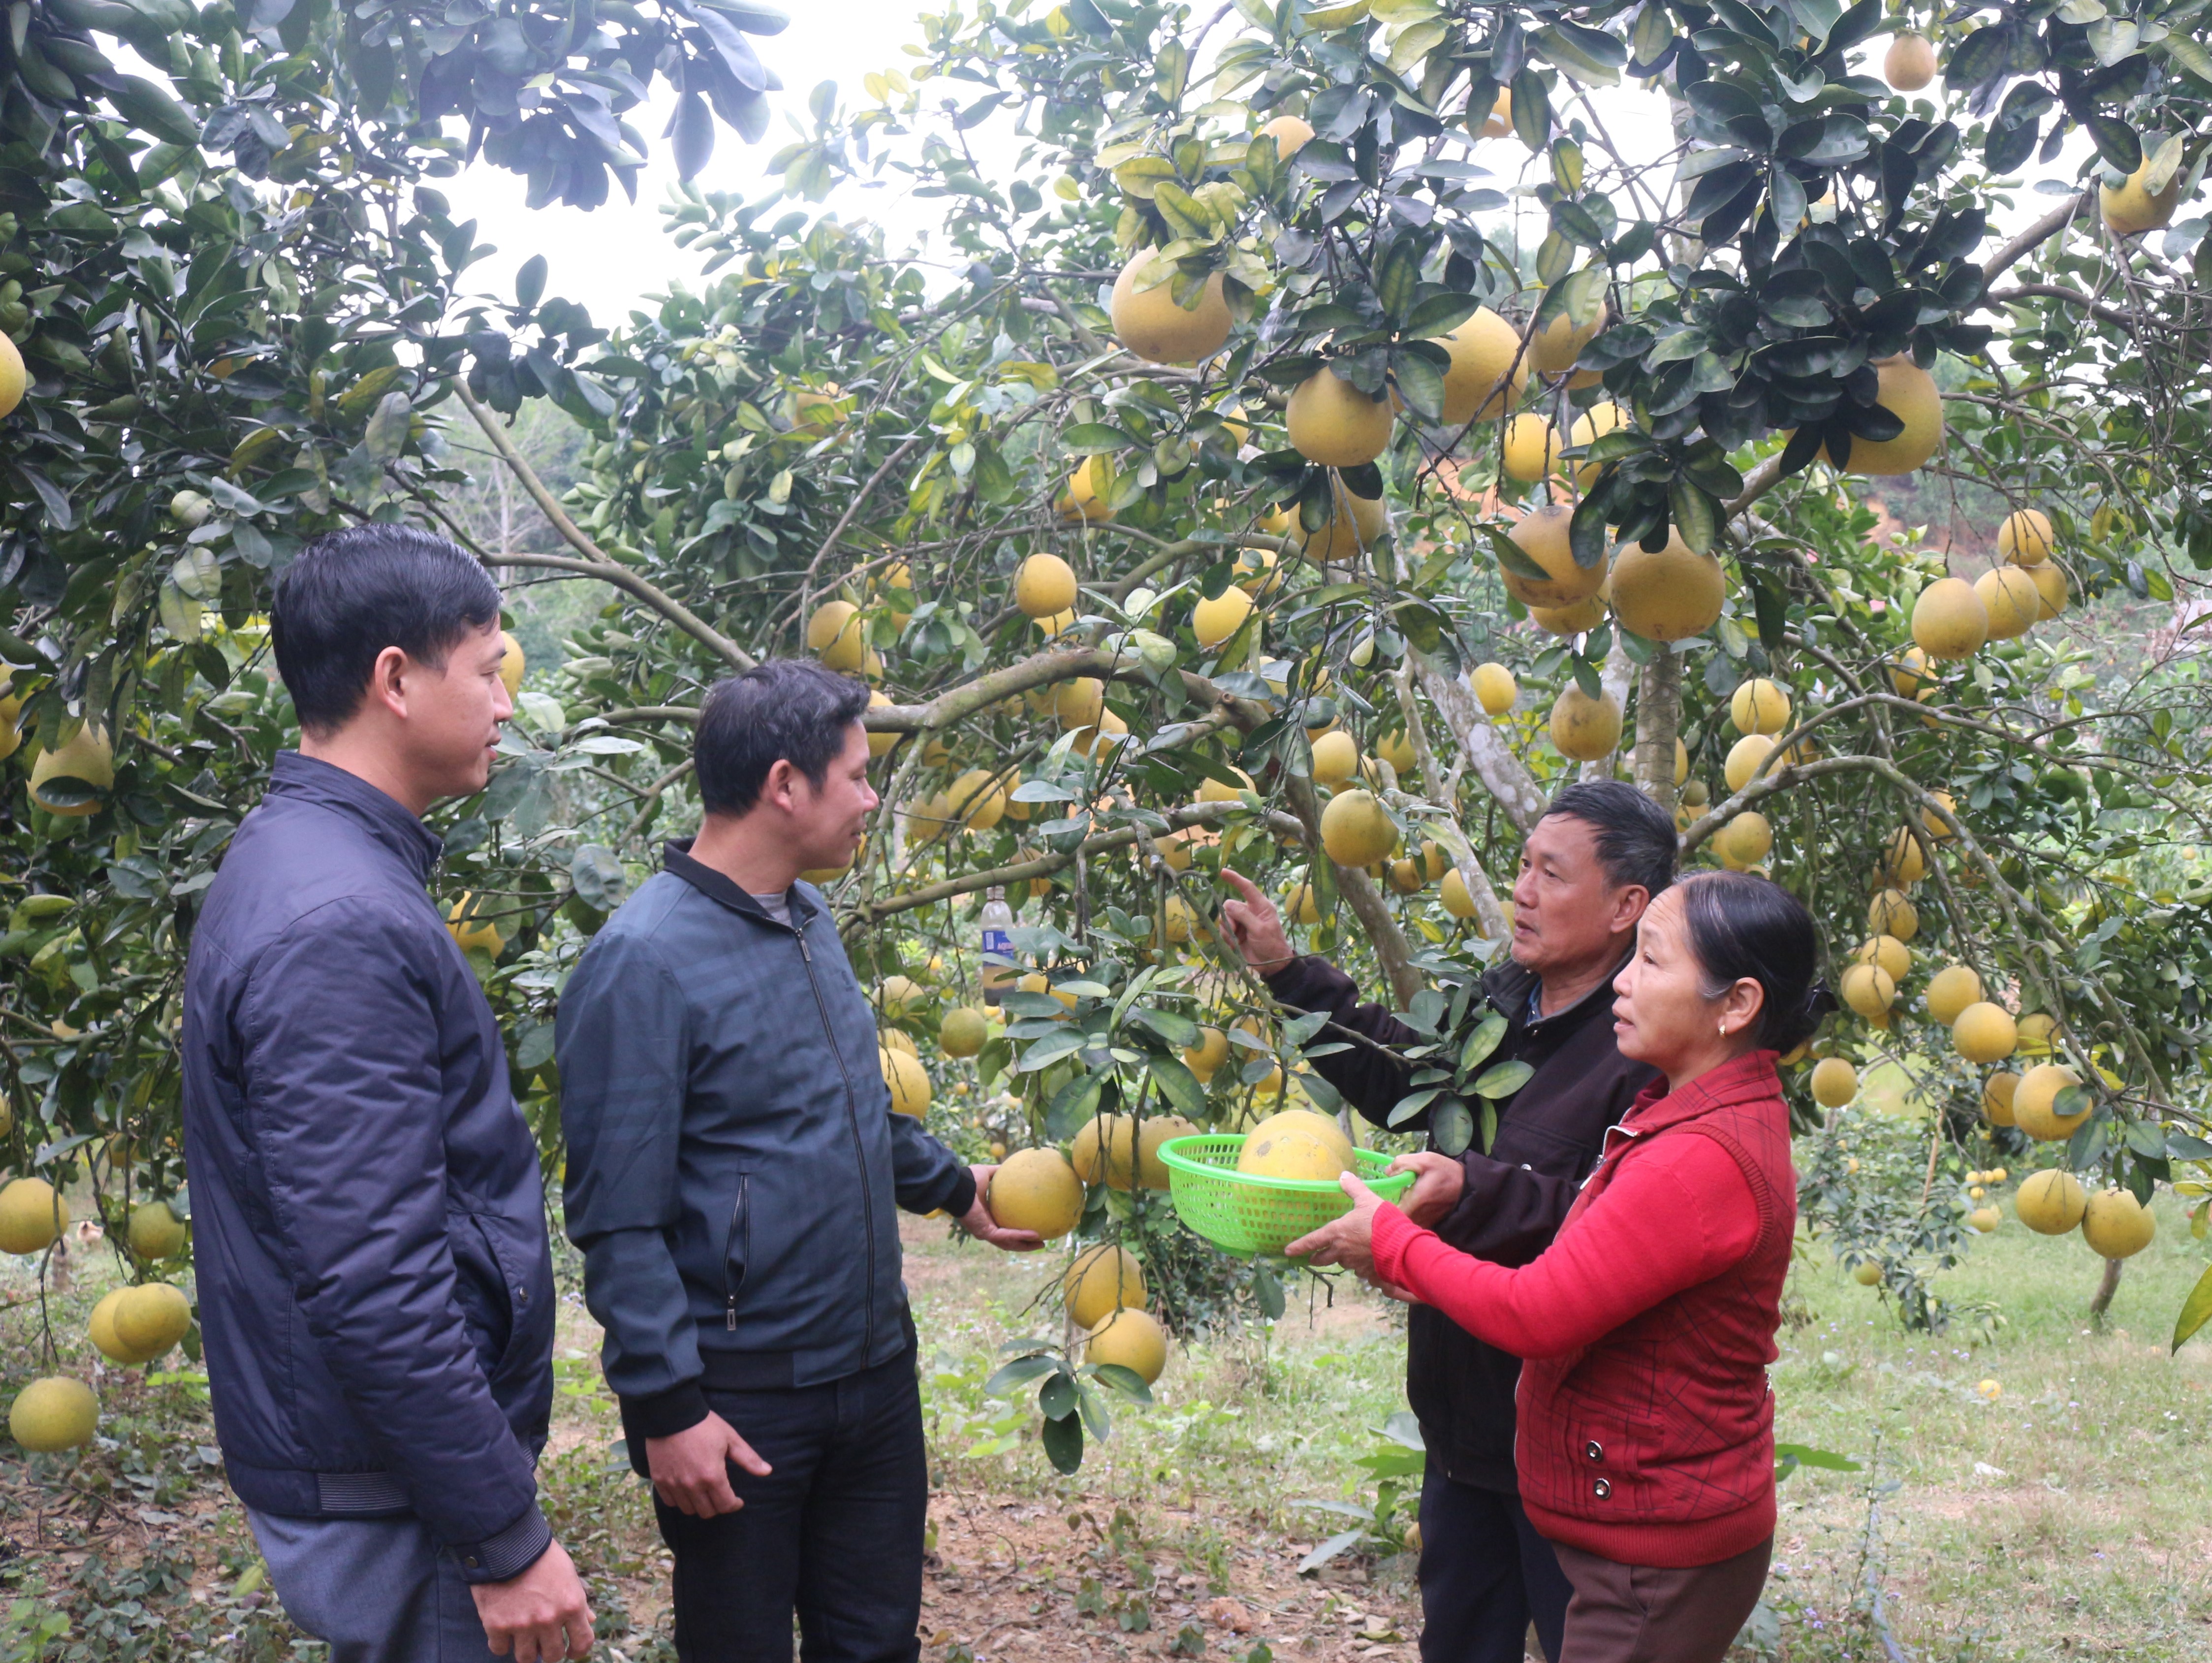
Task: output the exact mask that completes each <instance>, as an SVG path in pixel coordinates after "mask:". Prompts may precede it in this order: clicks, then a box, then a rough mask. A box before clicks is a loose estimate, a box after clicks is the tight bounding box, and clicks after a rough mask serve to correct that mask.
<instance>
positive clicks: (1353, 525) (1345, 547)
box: [1293, 479, 1390, 560]
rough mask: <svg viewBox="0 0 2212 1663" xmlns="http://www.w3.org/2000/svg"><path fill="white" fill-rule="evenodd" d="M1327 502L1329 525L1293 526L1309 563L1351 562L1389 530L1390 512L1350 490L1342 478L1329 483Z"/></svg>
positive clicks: (1378, 502)
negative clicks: (1328, 501)
mask: <svg viewBox="0 0 2212 1663" xmlns="http://www.w3.org/2000/svg"><path fill="white" fill-rule="evenodd" d="M1329 500H1330V503H1331V504H1332V506H1331V508H1330V509H1329V517H1328V524H1327V525H1325V526H1323V527H1322V528H1321V529H1320V530H1319V531H1311V532H1310V531H1307V530H1305V529H1304V527H1303V525H1298V526H1295V527H1293V529H1294V531H1295V532H1296V534H1297V537H1298V539H1299V546H1300V547H1301V548H1302V549H1304V551H1305V557H1306V558H1307V559H1309V560H1350V559H1352V558H1354V557H1357V556H1358V554H1359V553H1360V551H1362V550H1364V549H1371V548H1373V547H1374V546H1375V545H1376V543H1378V542H1380V541H1381V540H1382V538H1383V533H1384V532H1385V531H1387V530H1389V526H1390V511H1389V509H1387V508H1385V507H1384V506H1383V503H1381V502H1380V501H1379V500H1378V499H1376V498H1375V497H1371V496H1360V495H1359V494H1358V492H1356V491H1353V490H1349V489H1348V488H1346V485H1345V484H1344V482H1343V481H1342V480H1341V479H1339V480H1335V481H1333V482H1332V483H1331V485H1330V488H1329Z"/></svg>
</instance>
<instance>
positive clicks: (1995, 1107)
mask: <svg viewBox="0 0 2212 1663" xmlns="http://www.w3.org/2000/svg"><path fill="white" fill-rule="evenodd" d="M2019 1090H2020V1076H2019V1075H2016V1074H2014V1073H2012V1072H2011V1071H2010V1070H2008V1069H1999V1070H1998V1071H1997V1072H1996V1073H1995V1074H1993V1075H1990V1077H1989V1078H1988V1079H1987V1080H1984V1081H1983V1082H1982V1112H1983V1113H1984V1114H1985V1115H1987V1116H1988V1117H1989V1122H1990V1124H1991V1125H1992V1126H2009V1125H2011V1124H2012V1100H2013V1097H2014V1095H2015V1093H2017V1092H2018V1091H2019Z"/></svg>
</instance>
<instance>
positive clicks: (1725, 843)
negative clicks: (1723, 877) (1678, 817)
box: [1713, 809, 1774, 872]
mask: <svg viewBox="0 0 2212 1663" xmlns="http://www.w3.org/2000/svg"><path fill="white" fill-rule="evenodd" d="M1773 847H1774V827H1773V826H1772V825H1771V824H1770V823H1769V822H1768V820H1767V818H1766V816H1765V815H1764V814H1762V813H1759V812H1758V811H1757V810H1755V809H1753V810H1747V811H1746V812H1744V813H1741V814H1737V815H1735V816H1733V817H1732V818H1731V819H1729V822H1728V824H1727V825H1723V826H1722V827H1721V829H1720V830H1719V831H1716V832H1715V833H1713V852H1714V853H1716V854H1717V855H1718V856H1720V857H1721V864H1722V865H1723V866H1724V867H1726V868H1729V870H1730V871H1731V872H1748V871H1750V870H1751V869H1752V868H1753V867H1755V866H1757V865H1758V864H1759V862H1761V861H1763V860H1765V858H1766V856H1767V854H1768V852H1769V851H1770V850H1772V849H1773Z"/></svg>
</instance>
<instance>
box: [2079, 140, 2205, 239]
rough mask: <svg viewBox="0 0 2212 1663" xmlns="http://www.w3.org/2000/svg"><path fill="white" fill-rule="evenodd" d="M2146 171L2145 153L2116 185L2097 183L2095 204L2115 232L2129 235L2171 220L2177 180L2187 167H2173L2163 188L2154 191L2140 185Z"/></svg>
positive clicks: (2177, 198)
mask: <svg viewBox="0 0 2212 1663" xmlns="http://www.w3.org/2000/svg"><path fill="white" fill-rule="evenodd" d="M2149 171H2150V158H2149V157H2148V156H2145V157H2144V158H2143V159H2142V161H2141V162H2140V163H2138V164H2137V165H2136V170H2135V172H2133V173H2132V174H2129V175H2128V176H2127V178H2126V179H2124V180H2122V181H2121V182H2120V184H2119V185H2118V186H2117V187H2116V186H2110V185H2106V184H2102V183H2100V184H2099V185H2098V186H2097V203H2098V206H2099V207H2100V208H2101V209H2102V210H2104V215H2105V224H2106V226H2107V227H2108V228H2110V229H2111V230H2112V231H2113V232H2114V233H2115V234H2116V235H2120V236H2124V237H2126V236H2133V235H2135V234H2136V232H2138V231H2156V230H2160V229H2162V228H2165V227H2166V226H2168V225H2171V224H2172V223H2173V205H2174V204H2176V203H2177V202H2179V201H2180V200H2181V181H2182V179H2183V178H2184V176H2185V174H2187V173H2188V171H2189V170H2188V169H2187V168H2175V169H2174V170H2173V177H2172V178H2171V179H2169V180H2166V186H2165V188H2164V189H2162V190H2160V191H2158V192H2150V191H2147V190H2145V189H2144V188H2143V177H2144V175H2145V174H2148V172H2149Z"/></svg>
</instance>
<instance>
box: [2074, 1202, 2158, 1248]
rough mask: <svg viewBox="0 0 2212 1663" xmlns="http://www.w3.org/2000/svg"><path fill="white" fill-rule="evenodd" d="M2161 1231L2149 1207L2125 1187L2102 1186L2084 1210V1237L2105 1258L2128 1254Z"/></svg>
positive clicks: (2141, 1246) (2082, 1225) (2082, 1215)
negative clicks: (2109, 1188) (2121, 1188)
mask: <svg viewBox="0 0 2212 1663" xmlns="http://www.w3.org/2000/svg"><path fill="white" fill-rule="evenodd" d="M2156 1234H2158V1224H2157V1221H2155V1220H2154V1219H2153V1218H2152V1217H2151V1215H2150V1212H2149V1209H2147V1208H2146V1207H2144V1205H2143V1204H2142V1203H2141V1202H2140V1201H2137V1200H2136V1198H2135V1197H2134V1196H2132V1195H2131V1194H2130V1193H2129V1192H2128V1191H2125V1190H2100V1191H2097V1193H2096V1194H2094V1195H2093V1196H2091V1197H2089V1204H2088V1205H2087V1207H2086V1208H2084V1209H2082V1213H2081V1239H2082V1240H2085V1241H2087V1243H2088V1244H2089V1246H2090V1247H2091V1248H2092V1249H2093V1251H2095V1252H2098V1253H2100V1254H2101V1255H2102V1256H2103V1257H2105V1258H2130V1257H2132V1256H2133V1255H2135V1254H2136V1253H2140V1252H2142V1250H2143V1249H2144V1248H2146V1247H2148V1246H2150V1241H2151V1238H2152V1237H2153V1236H2154V1235H2156Z"/></svg>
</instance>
